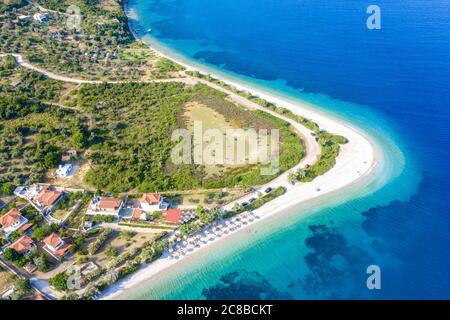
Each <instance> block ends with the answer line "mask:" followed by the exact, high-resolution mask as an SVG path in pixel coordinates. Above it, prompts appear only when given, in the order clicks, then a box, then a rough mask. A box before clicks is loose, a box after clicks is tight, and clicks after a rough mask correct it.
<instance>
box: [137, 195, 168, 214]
mask: <svg viewBox="0 0 450 320" xmlns="http://www.w3.org/2000/svg"><path fill="white" fill-rule="evenodd" d="M139 202H140V204H141V208H142V210H143V211H144V212H154V211H160V210H166V209H167V204H166V203H164V199H163V197H161V195H159V194H157V193H144V194H143V195H142V198H141V199H139Z"/></svg>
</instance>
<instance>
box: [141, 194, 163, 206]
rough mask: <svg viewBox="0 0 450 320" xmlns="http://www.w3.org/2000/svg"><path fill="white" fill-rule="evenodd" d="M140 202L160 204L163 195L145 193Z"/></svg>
mask: <svg viewBox="0 0 450 320" xmlns="http://www.w3.org/2000/svg"><path fill="white" fill-rule="evenodd" d="M139 201H140V202H143V203H148V204H158V203H159V201H161V195H159V194H157V193H144V194H143V195H142V198H141V199H140V200H139Z"/></svg>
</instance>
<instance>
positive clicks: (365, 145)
mask: <svg viewBox="0 0 450 320" xmlns="http://www.w3.org/2000/svg"><path fill="white" fill-rule="evenodd" d="M122 6H123V9H124V12H125V14H127V16H128V15H129V9H128V6H127V1H123V3H122ZM128 26H129V29H130V32H131V33H132V34H133V35H134V37H135V38H136V40H138V41H143V40H142V39H140V38H139V37H138V36H137V35H136V34H135V32H134V31H133V29H132V28H131V24H130V20H128ZM150 47H151V49H152V50H154V51H155V52H156V53H158V54H159V55H160V56H162V57H166V58H168V59H171V60H173V61H175V62H177V63H179V64H180V65H183V66H184V67H186V68H187V69H188V70H192V71H199V72H201V73H205V74H210V75H211V76H212V77H214V78H216V79H218V80H221V81H223V82H225V83H227V84H229V85H231V86H234V87H236V88H237V89H239V90H245V91H248V92H251V93H252V94H254V95H257V96H259V97H261V98H263V99H265V100H267V101H269V102H272V103H274V104H276V105H278V106H282V107H284V108H286V109H288V110H290V111H292V112H293V113H295V114H298V115H301V116H303V117H306V118H309V119H311V120H313V121H314V122H316V123H317V124H318V125H319V126H320V128H321V129H325V130H327V131H328V132H330V133H334V134H339V135H342V136H345V137H346V138H347V139H348V141H349V142H348V143H347V144H344V145H341V150H340V153H339V155H338V157H337V159H336V164H335V166H334V167H333V168H332V169H330V170H329V171H327V172H326V173H325V174H324V175H322V176H319V177H317V178H315V179H314V180H313V181H311V182H308V183H297V184H296V185H294V186H292V185H290V184H289V183H286V181H285V179H284V178H280V177H281V176H280V177H277V178H276V179H275V180H276V181H277V182H276V183H279V184H280V185H283V186H285V187H287V191H286V193H285V194H284V195H282V196H280V197H278V198H276V199H274V200H272V201H270V202H269V203H267V204H265V205H263V206H262V207H260V208H258V209H256V210H254V211H253V212H254V213H255V214H256V215H257V216H258V217H259V218H257V219H255V220H254V221H252V222H250V223H248V224H247V225H244V226H243V227H241V228H238V229H237V230H234V231H232V232H230V233H228V234H226V235H223V236H222V237H218V238H216V239H214V240H213V241H210V242H208V243H206V244H204V245H202V246H201V247H200V248H198V249H195V250H193V252H189V253H187V254H186V255H184V256H182V257H181V258H180V259H178V260H175V259H170V258H169V255H168V253H167V252H166V253H164V254H163V256H162V257H161V258H159V259H158V260H157V261H155V262H153V263H152V264H149V265H147V266H145V267H143V268H141V269H140V270H138V271H137V272H136V273H134V274H132V275H130V276H129V277H127V278H125V279H123V280H121V281H119V282H117V283H116V284H114V285H112V286H111V287H109V288H108V289H106V290H105V291H104V292H103V293H102V294H101V296H100V298H101V299H106V300H107V299H121V296H122V295H126V291H128V290H130V289H132V288H134V287H136V286H137V285H138V284H142V283H143V282H148V281H149V280H151V279H152V278H154V277H156V276H157V275H159V274H160V273H161V272H162V271H163V270H167V269H168V268H171V267H173V266H174V265H176V264H180V262H186V260H190V261H191V262H193V261H195V257H196V255H198V253H199V252H201V253H205V252H206V249H208V248H211V247H212V246H214V244H216V243H218V242H220V240H222V239H225V238H228V237H231V236H232V235H235V234H239V233H241V232H244V231H245V230H246V229H248V228H249V227H250V226H254V225H255V224H261V223H262V222H263V221H267V220H268V218H270V217H274V216H281V215H282V214H283V212H286V211H287V210H288V209H292V208H293V207H295V206H299V205H300V204H306V203H308V202H310V201H312V200H318V199H325V198H324V197H325V196H329V195H332V194H335V193H337V192H338V191H340V192H342V191H345V190H346V189H348V188H350V187H353V186H356V185H358V184H359V183H367V182H368V181H370V180H371V179H373V177H374V175H373V174H372V173H373V172H374V171H375V169H376V168H379V167H380V166H381V165H382V163H383V157H382V151H381V149H380V148H379V146H377V145H376V144H375V142H374V141H373V140H372V139H370V137H368V136H367V134H366V133H364V132H361V131H362V130H360V129H359V128H354V127H353V126H352V125H351V124H349V123H348V122H346V121H344V120H342V119H339V118H337V117H334V116H332V115H329V114H326V113H325V112H322V111H318V110H315V109H314V106H313V105H310V104H308V103H306V102H302V101H295V102H293V101H290V100H288V99H285V98H281V97H278V96H275V95H273V94H270V93H268V92H264V91H263V90H259V89H255V88H252V87H251V86H248V85H243V84H240V83H237V82H235V81H233V80H230V79H227V78H226V77H223V76H217V74H214V72H211V71H209V70H207V71H205V70H203V69H202V68H198V67H194V66H192V65H190V64H189V63H186V62H184V61H179V60H178V59H176V58H175V59H174V58H173V57H171V56H170V55H167V54H165V53H163V52H161V51H160V50H158V49H157V48H156V49H155V46H154V45H151V46H150ZM289 171H291V170H288V171H287V172H286V173H285V174H286V176H287V173H288V172H289ZM285 174H283V175H285ZM283 175H282V176H283ZM275 180H274V181H275ZM274 181H272V182H271V183H269V184H268V185H270V186H276V185H275V183H274ZM222 243H223V242H222Z"/></svg>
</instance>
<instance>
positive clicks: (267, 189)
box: [264, 187, 273, 193]
mask: <svg viewBox="0 0 450 320" xmlns="http://www.w3.org/2000/svg"><path fill="white" fill-rule="evenodd" d="M272 190H273V189H272V188H271V187H267V188H266V190H264V192H265V193H269V192H270V191H272Z"/></svg>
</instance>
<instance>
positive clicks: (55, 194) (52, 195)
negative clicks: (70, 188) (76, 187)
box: [34, 185, 62, 208]
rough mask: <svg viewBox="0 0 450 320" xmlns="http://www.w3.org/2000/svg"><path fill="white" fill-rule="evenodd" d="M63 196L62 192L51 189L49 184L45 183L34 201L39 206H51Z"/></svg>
mask: <svg viewBox="0 0 450 320" xmlns="http://www.w3.org/2000/svg"><path fill="white" fill-rule="evenodd" d="M61 196H62V192H59V191H55V190H51V189H50V186H49V185H44V186H43V187H42V189H41V190H40V191H39V193H38V194H37V196H36V197H35V198H34V201H35V203H36V204H37V205H38V206H39V207H42V208H45V207H51V206H53V205H54V204H56V203H57V201H58V200H59V199H60V198H61Z"/></svg>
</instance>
